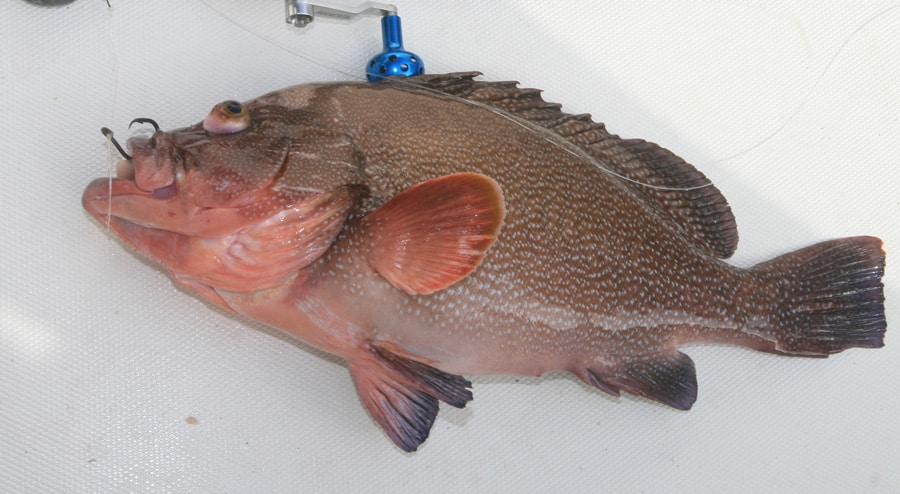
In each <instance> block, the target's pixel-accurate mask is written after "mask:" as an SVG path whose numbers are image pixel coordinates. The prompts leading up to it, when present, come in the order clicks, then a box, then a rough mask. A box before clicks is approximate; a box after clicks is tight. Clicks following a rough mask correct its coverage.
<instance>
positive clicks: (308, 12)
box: [284, 0, 425, 82]
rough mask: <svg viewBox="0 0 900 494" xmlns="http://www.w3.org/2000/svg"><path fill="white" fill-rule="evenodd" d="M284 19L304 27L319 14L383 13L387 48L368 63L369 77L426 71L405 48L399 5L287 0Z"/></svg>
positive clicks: (345, 16)
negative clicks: (336, 4) (350, 6)
mask: <svg viewBox="0 0 900 494" xmlns="http://www.w3.org/2000/svg"><path fill="white" fill-rule="evenodd" d="M284 5H285V22H287V23H288V24H291V25H293V26H294V27H298V28H302V27H305V26H306V25H308V24H309V23H310V22H312V21H313V20H315V18H316V16H319V15H321V16H324V17H330V18H332V19H344V20H352V19H354V18H356V17H359V16H377V15H380V16H381V40H382V43H383V44H384V49H383V50H382V52H381V53H379V54H377V55H375V56H374V57H372V59H371V60H369V62H368V63H367V64H366V70H365V72H366V79H368V81H369V82H378V81H379V80H381V79H382V78H383V77H390V76H402V77H411V76H414V75H421V74H424V73H425V65H424V64H423V63H422V59H421V58H419V56H418V55H416V54H415V53H413V52H411V51H407V50H405V49H403V33H402V30H401V26H400V16H399V15H397V7H396V6H394V5H388V4H383V3H376V2H366V3H364V4H362V5H359V6H357V7H356V8H353V9H349V8H347V7H336V6H332V5H324V4H323V2H316V3H310V2H303V1H300V0H285V2H284Z"/></svg>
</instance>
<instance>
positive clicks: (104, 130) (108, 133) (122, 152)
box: [100, 127, 131, 161]
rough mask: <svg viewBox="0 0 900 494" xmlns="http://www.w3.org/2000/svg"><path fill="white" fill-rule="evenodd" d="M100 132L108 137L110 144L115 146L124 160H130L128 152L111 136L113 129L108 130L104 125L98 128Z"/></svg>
mask: <svg viewBox="0 0 900 494" xmlns="http://www.w3.org/2000/svg"><path fill="white" fill-rule="evenodd" d="M100 133H101V134H103V136H104V137H106V138H107V139H109V142H111V143H112V145H113V146H115V147H116V151H118V152H119V154H121V155H122V157H123V158H125V159H126V160H129V161H130V160H131V156H129V155H128V153H126V152H125V150H124V149H122V146H120V145H119V142H118V141H116V138H115V137H113V131H111V130H109V129H108V128H106V127H102V128H101V129H100Z"/></svg>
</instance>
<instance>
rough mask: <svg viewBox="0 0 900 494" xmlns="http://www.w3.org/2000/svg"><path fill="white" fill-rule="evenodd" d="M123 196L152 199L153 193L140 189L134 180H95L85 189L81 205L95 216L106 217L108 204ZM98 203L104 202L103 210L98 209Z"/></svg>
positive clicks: (107, 178)
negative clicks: (138, 196) (112, 199)
mask: <svg viewBox="0 0 900 494" xmlns="http://www.w3.org/2000/svg"><path fill="white" fill-rule="evenodd" d="M121 195H140V196H147V197H152V195H153V192H152V191H149V192H148V191H146V190H142V189H140V188H139V187H138V186H137V184H136V183H135V182H134V181H133V180H128V179H124V178H110V177H104V178H95V179H94V180H92V181H91V183H90V184H88V186H87V187H86V188H85V189H84V194H82V196H81V204H82V205H83V206H84V209H86V210H88V211H89V212H91V213H93V214H95V215H96V214H101V215H102V216H106V215H107V213H108V211H107V205H106V203H107V202H108V201H109V200H110V199H111V198H113V197H117V196H121ZM98 202H103V207H102V208H98V207H97V205H98Z"/></svg>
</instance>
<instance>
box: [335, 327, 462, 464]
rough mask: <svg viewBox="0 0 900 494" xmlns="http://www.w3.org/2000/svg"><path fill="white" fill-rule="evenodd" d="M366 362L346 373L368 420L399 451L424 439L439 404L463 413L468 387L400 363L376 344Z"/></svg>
mask: <svg viewBox="0 0 900 494" xmlns="http://www.w3.org/2000/svg"><path fill="white" fill-rule="evenodd" d="M369 353H370V355H371V359H365V361H364V362H357V363H353V364H351V366H350V372H351V374H352V375H353V380H354V382H355V384H356V389H357V391H358V393H359V396H360V399H362V401H363V404H364V405H365V406H366V409H367V410H368V411H369V414H370V415H371V416H372V418H373V419H375V421H376V422H378V424H379V425H380V426H381V428H382V429H383V430H384V432H385V433H386V434H387V435H388V437H390V438H391V440H392V441H393V442H394V444H396V445H397V446H398V447H399V448H400V449H402V450H403V451H406V452H408V453H409V452H412V451H415V450H416V449H418V447H419V445H420V444H422V443H423V442H425V439H427V438H428V433H429V432H430V431H431V426H432V424H433V423H434V419H435V417H437V412H438V400H441V401H443V402H445V403H447V404H448V405H451V406H454V407H457V408H463V407H465V406H466V403H467V402H468V401H470V400H471V399H472V391H471V390H470V389H468V388H471V386H472V383H471V382H469V381H468V380H467V379H465V378H463V377H461V376H457V375H453V374H448V373H446V372H443V371H440V370H438V369H435V368H434V367H431V366H429V365H426V364H423V363H421V362H417V361H415V360H411V359H408V358H405V357H401V356H399V355H396V354H394V353H392V352H391V351H389V350H387V349H385V348H383V347H382V346H380V345H377V344H370V345H369Z"/></svg>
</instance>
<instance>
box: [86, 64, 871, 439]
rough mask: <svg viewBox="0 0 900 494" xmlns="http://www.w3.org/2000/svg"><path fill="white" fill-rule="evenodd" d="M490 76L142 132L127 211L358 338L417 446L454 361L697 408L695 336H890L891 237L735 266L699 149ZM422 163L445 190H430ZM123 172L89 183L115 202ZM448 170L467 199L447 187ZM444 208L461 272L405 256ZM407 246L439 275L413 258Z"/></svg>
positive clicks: (281, 302) (462, 366)
mask: <svg viewBox="0 0 900 494" xmlns="http://www.w3.org/2000/svg"><path fill="white" fill-rule="evenodd" d="M473 75H474V74H457V75H447V76H425V77H422V78H417V79H413V80H412V81H402V82H401V81H392V82H387V83H383V84H377V85H372V84H362V83H337V84H323V85H306V86H297V87H294V88H288V89H284V90H281V91H277V92H274V93H270V94H268V95H265V96H262V97H260V98H257V99H255V100H252V101H250V102H247V103H246V105H245V106H246V110H247V111H248V112H249V116H250V117H249V118H250V124H249V127H247V128H246V129H243V130H240V131H237V132H233V133H226V134H217V133H216V132H210V131H209V130H208V129H209V127H207V130H204V127H203V126H201V125H199V124H198V125H195V126H193V127H190V128H187V129H180V130H176V131H172V132H170V133H157V134H156V135H155V136H154V137H153V138H152V139H153V141H154V142H153V143H151V142H149V141H148V140H147V139H132V140H131V141H129V145H130V147H131V149H132V152H133V154H134V157H133V159H132V160H131V162H132V163H133V166H134V170H135V171H134V173H135V178H134V179H130V178H129V177H126V178H120V179H116V180H114V181H113V185H114V191H113V195H112V218H111V228H112V230H113V231H115V232H116V233H117V234H119V235H120V236H121V237H122V238H123V239H124V240H125V241H126V242H127V243H129V244H130V245H132V246H133V247H135V248H136V249H137V250H138V251H139V252H141V253H142V254H144V255H146V256H148V257H150V258H151V259H154V260H156V261H157V262H159V263H161V264H163V265H164V266H166V267H167V268H168V269H169V270H170V271H171V272H172V275H173V276H174V277H175V279H176V280H178V281H179V282H180V283H182V284H184V285H185V286H187V287H189V288H192V289H195V290H197V291H198V293H200V294H201V295H202V296H204V297H205V298H206V299H208V300H210V301H212V302H214V303H216V304H219V305H221V306H223V307H225V308H227V309H229V310H233V311H235V312H238V313H241V314H244V315H247V316H249V317H251V318H253V319H257V320H260V321H262V322H265V323H267V324H270V325H272V326H274V327H277V328H280V329H282V330H284V331H286V332H287V333H289V334H292V335H294V336H297V337H299V338H300V339H302V340H304V341H306V342H307V343H310V344H312V345H314V346H316V347H319V348H322V349H323V350H326V351H328V352H331V353H333V354H336V355H339V356H341V357H343V358H345V359H346V360H347V362H348V365H349V366H350V369H351V372H352V374H353V376H354V380H355V382H356V385H357V388H358V390H359V391H360V396H361V398H362V400H363V403H364V404H365V405H366V406H367V408H368V409H369V411H370V413H372V415H373V417H374V418H375V419H376V420H377V421H378V422H379V423H380V424H381V425H382V427H383V428H384V429H385V431H386V432H387V434H388V435H389V436H390V437H391V439H393V440H394V441H395V443H396V444H397V445H398V446H400V447H401V448H403V449H405V450H408V451H409V450H414V449H415V448H416V447H417V446H418V444H419V443H421V442H422V441H424V439H425V437H427V434H428V429H429V428H430V425H431V423H432V421H433V418H434V414H435V413H436V411H437V399H440V400H442V401H446V402H448V403H450V404H452V405H454V406H462V405H464V404H465V402H466V401H467V400H468V399H470V397H471V395H470V394H468V393H469V392H468V390H467V389H465V388H466V387H467V386H468V385H469V384H468V382H467V381H465V380H464V379H462V378H460V377H458V376H456V374H463V375H466V374H468V375H473V374H527V375H540V374H541V373H544V372H547V371H553V370H567V371H570V372H573V373H574V374H576V375H578V376H579V377H581V378H582V379H584V380H585V381H586V382H588V383H589V384H592V385H594V386H597V387H598V388H600V389H602V390H604V391H607V392H610V393H613V394H618V392H619V390H625V391H628V392H632V393H636V394H640V395H643V396H647V397H649V398H651V399H655V400H658V401H661V402H663V403H666V404H669V405H671V406H674V407H676V408H682V409H686V408H689V407H690V405H691V404H692V403H693V401H694V399H695V397H696V379H695V377H694V367H693V363H692V362H691V361H690V359H689V358H688V357H687V356H685V355H683V354H681V353H680V352H678V351H677V350H676V347H677V346H678V345H680V344H683V343H688V342H708V341H719V342H729V343H734V344H739V345H744V346H748V347H752V348H756V349H759V350H764V351H771V352H777V353H783V354H790V355H809V356H824V355H828V354H830V353H834V352H837V351H841V350H843V349H845V348H848V347H878V346H881V344H882V339H883V333H884V328H885V323H884V314H883V304H882V301H883V296H882V286H881V281H880V278H881V275H882V273H883V262H884V260H883V252H882V251H881V242H880V241H879V240H878V239H875V238H871V237H858V238H852V239H841V240H835V241H831V242H824V243H821V244H817V245H815V246H812V247H809V248H807V249H802V250H800V251H797V252H795V253H790V254H786V255H784V256H782V257H779V258H777V259H775V260H773V261H770V262H768V263H764V264H761V265H758V266H756V267H753V268H750V269H743V268H737V267H734V266H731V265H729V264H727V263H725V262H723V261H722V260H721V258H724V257H728V256H729V255H730V254H731V253H732V252H733V250H734V248H735V247H736V243H737V234H736V230H735V226H734V219H733V217H732V216H731V212H730V209H729V208H728V206H727V202H725V200H724V198H723V197H721V195H720V194H719V192H718V190H716V189H715V187H713V186H712V185H711V184H709V182H708V180H706V179H705V177H703V176H702V174H700V173H699V172H697V171H696V170H694V169H693V167H691V166H690V165H687V164H686V163H684V162H683V161H681V160H680V159H679V158H677V157H676V156H674V155H672V154H671V153H669V152H668V151H666V150H664V149H661V148H659V147H657V146H655V145H653V144H650V143H646V142H644V141H636V140H633V141H626V140H622V139H619V138H618V137H617V136H614V135H610V134H609V133H607V132H606V130H605V128H603V126H602V125H598V124H594V123H593V122H591V121H590V118H589V117H588V116H570V115H565V114H563V113H561V112H560V111H559V109H558V105H553V104H549V103H546V102H544V101H543V100H541V99H540V97H539V95H538V93H537V92H535V91H533V90H523V89H518V88H517V87H516V86H515V85H514V84H510V83H496V84H495V83H483V82H477V81H474V80H473V79H472V77H473ZM217 108H218V107H217ZM213 117H215V118H217V119H220V120H221V119H222V118H226V117H223V116H221V115H218V114H216V115H212V114H211V117H208V119H207V121H206V125H207V126H209V125H213V127H212V128H213V129H214V130H216V131H218V130H219V129H220V127H217V126H216V124H215V122H217V121H220V120H216V121H214V122H213V124H209V123H208V122H209V119H210V118H213ZM227 123H229V122H227V121H226V122H224V123H223V126H222V127H221V128H226V127H225V125H224V124H227ZM232 124H233V125H232V126H233V127H234V126H237V128H242V126H243V125H245V124H240V125H238V124H234V123H233V122H232ZM227 128H228V129H231V127H227ZM229 132H231V130H229ZM160 170H162V171H163V173H161V172H160ZM448 176H453V178H452V179H451V180H450V181H444V182H442V181H441V180H440V179H441V178H442V177H448ZM160 177H164V178H163V179H160ZM165 177H170V178H168V180H166V179H165ZM158 182H162V183H158ZM423 183H424V184H428V185H433V186H434V188H422V189H411V188H413V187H414V186H416V185H417V184H423ZM147 184H150V185H147ZM451 184H452V185H451ZM107 187H108V183H107V181H106V180H102V179H101V180H98V181H95V182H94V183H93V184H92V185H91V186H90V187H89V188H88V189H87V190H86V191H85V196H84V203H85V207H86V208H87V209H88V210H89V211H90V212H92V213H93V214H94V215H95V216H96V217H97V218H98V219H99V220H100V221H103V222H106V213H107V208H108V206H109V201H108V198H107ZM166 187H168V189H165V188H166ZM173 187H174V189H172V188H173ZM441 187H444V188H447V187H459V188H460V191H461V192H460V197H461V199H459V201H454V199H452V198H450V199H447V200H444V199H433V200H432V199H431V198H430V197H431V196H429V195H434V194H436V192H435V191H440V190H442V189H441ZM163 189H165V190H166V191H167V193H165V194H163V193H161V192H159V191H161V190H163ZM408 190H409V193H407V194H406V195H404V196H400V197H398V195H400V194H401V192H403V191H408ZM426 190H427V191H428V192H425V191H426ZM454 190H455V189H454ZM497 190H499V192H498V191H497ZM154 191H156V192H154ZM154 194H155V195H156V196H166V197H163V198H162V199H160V198H158V197H154ZM501 195H502V196H501ZM168 196H171V197H168ZM395 198H396V200H395V201H394V202H393V203H390V204H391V207H384V208H382V206H384V205H385V203H388V201H390V200H392V199H395ZM470 198H471V199H470ZM432 203H436V204H432ZM442 204H446V205H445V206H443V205H442ZM470 204H471V205H473V206H472V208H474V209H475V210H476V211H475V212H472V213H471V214H470V212H468V211H467V208H468V207H469V205H470ZM482 204H484V207H483V209H482V206H481V205H482ZM379 208H382V209H379ZM379 211H381V212H379ZM444 217H447V218H449V219H447V220H446V221H447V225H449V226H450V227H454V228H456V227H458V228H459V230H458V231H460V232H463V233H464V234H465V235H470V234H471V239H472V241H471V243H469V244H467V245H468V247H466V248H463V247H459V250H460V252H447V256H448V257H447V258H446V259H448V260H447V262H446V263H445V264H451V263H452V262H456V261H452V259H456V258H457V257H454V256H458V257H459V259H462V260H460V261H459V262H458V264H460V265H461V266H462V267H461V268H460V269H463V270H464V273H463V274H449V273H451V271H452V270H451V269H450V268H449V267H446V268H445V267H444V266H445V264H442V263H444V261H445V257H444V252H445V251H448V250H449V251H453V250H454V249H456V247H452V245H455V244H452V245H451V244H446V245H451V246H450V247H441V248H440V249H438V250H436V251H434V252H433V253H432V254H429V255H419V254H415V250H414V248H410V252H413V253H412V254H409V253H406V252H405V249H407V248H408V246H410V245H412V246H415V245H418V243H421V242H424V241H425V240H422V239H426V236H425V234H424V233H422V232H423V231H425V230H426V229H428V228H430V227H431V225H430V223H429V222H430V221H434V222H437V223H439V224H440V225H441V226H440V227H435V230H442V229H443V228H445V227H444V223H443V221H444V220H443V219H433V218H444ZM492 218H494V219H492ZM501 219H502V223H501V222H500V221H501ZM398 225H402V226H398ZM150 227H152V228H150ZM492 228H493V230H492ZM448 231H450V230H448ZM452 231H457V230H452ZM407 233H408V236H407ZM429 235H430V234H429ZM427 238H431V237H427ZM429 241H430V240H429ZM417 242H418V243H417ZM440 245H445V244H440ZM463 251H465V252H463ZM470 251H473V252H474V254H472V253H471V252H470ZM406 254H408V256H407V257H408V258H409V259H412V260H411V261H410V262H411V263H412V266H413V267H416V266H418V267H419V271H418V273H420V274H419V275H417V274H415V273H416V271H414V270H412V269H408V270H407V269H400V268H399V267H397V266H400V264H399V263H400V261H398V259H399V258H400V256H401V255H406ZM470 254H471V256H470ZM466 256H469V257H466ZM404 259H406V258H404ZM382 261H383V262H382ZM451 261H452V262H451ZM404 262H405V261H404ZM426 262H428V263H429V264H427V265H426V264H425V263H426ZM417 263H418V264H417ZM392 266H394V267H392ZM469 271H471V272H469ZM453 272H454V273H456V272H462V271H453ZM432 274H433V275H434V278H435V281H431V280H432V278H431V275H432ZM424 280H427V281H424ZM407 282H408V283H410V285H407V284H406V283H407ZM417 283H418V284H426V283H436V285H434V286H432V285H429V286H432V288H436V289H434V290H432V289H431V288H429V289H428V290H425V289H419V288H416V287H417V286H419V285H417ZM411 287H412V288H411Z"/></svg>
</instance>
